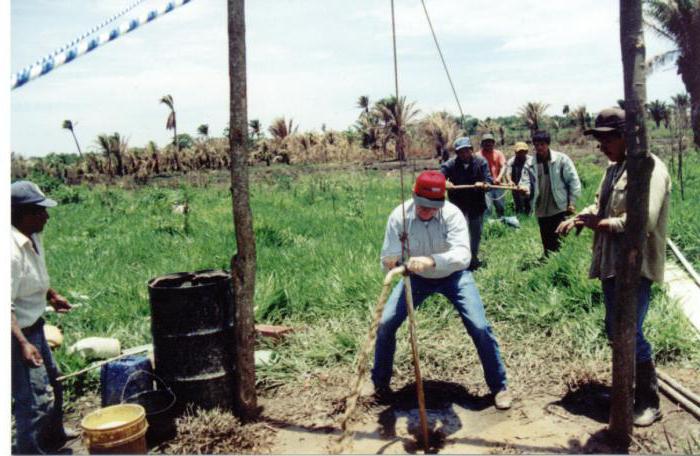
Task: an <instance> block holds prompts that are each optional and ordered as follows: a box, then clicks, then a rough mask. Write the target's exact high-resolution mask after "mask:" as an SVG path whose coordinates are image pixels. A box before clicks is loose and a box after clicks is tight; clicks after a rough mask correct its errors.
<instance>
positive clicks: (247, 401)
mask: <svg viewBox="0 0 700 456" xmlns="http://www.w3.org/2000/svg"><path fill="white" fill-rule="evenodd" d="M244 6H245V5H244V0H228V58H229V87H230V92H229V109H230V118H229V121H230V123H229V125H230V128H229V144H230V148H231V149H230V154H231V194H232V205H233V224H234V227H235V230H236V246H237V252H236V254H235V255H234V256H233V257H232V258H231V279H232V282H233V297H234V300H235V328H234V330H235V338H234V339H235V340H233V341H232V343H233V344H234V347H235V348H234V353H235V355H234V369H235V370H234V374H233V377H234V400H233V403H234V412H235V413H236V415H237V416H238V417H240V418H242V419H243V420H250V419H253V418H255V416H256V415H257V414H258V412H259V410H258V406H257V395H256V392H255V356H254V345H255V326H254V318H253V298H254V294H255V234H254V232H253V214H252V212H251V210H250V202H249V200H250V195H249V191H248V149H247V146H246V144H247V138H248V105H247V90H246V55H245V8H244Z"/></svg>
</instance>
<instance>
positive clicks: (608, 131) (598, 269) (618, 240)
mask: <svg viewBox="0 0 700 456" xmlns="http://www.w3.org/2000/svg"><path fill="white" fill-rule="evenodd" d="M584 133H585V134H587V135H593V137H594V138H595V139H596V140H598V142H599V143H600V151H601V152H602V153H603V154H604V155H605V156H606V157H607V158H608V160H610V165H609V166H608V169H607V170H606V172H605V176H603V179H602V180H601V182H600V186H599V187H598V193H597V195H596V200H595V203H594V204H592V205H591V206H588V207H587V208H585V209H584V210H582V211H581V212H579V213H578V214H576V215H575V216H574V217H571V218H570V219H568V220H565V221H564V222H562V223H561V224H560V225H559V227H558V228H557V232H559V233H561V234H567V233H568V232H569V231H571V230H572V229H573V228H574V227H586V228H590V229H591V230H592V231H593V233H594V234H593V259H592V261H591V269H590V271H589V276H590V278H592V279H593V278H597V279H600V281H601V284H602V287H603V301H604V302H605V329H606V332H607V334H608V338H609V339H610V340H612V337H613V333H612V317H613V313H614V311H615V280H616V276H617V272H618V271H617V269H618V265H617V262H616V260H617V256H618V254H619V252H620V250H621V249H622V242H623V239H624V235H625V231H626V229H627V224H626V222H627V198H636V197H637V195H634V194H630V193H629V191H630V189H629V187H628V186H627V166H626V160H625V159H626V158H627V144H626V143H625V134H624V133H625V111H624V110H622V109H620V108H608V109H604V110H602V111H601V112H600V113H599V114H598V116H597V117H596V119H595V127H594V128H591V129H589V130H586V131H585V132H584ZM650 156H651V158H652V159H653V161H654V168H653V170H652V173H651V180H650V182H649V206H648V209H647V210H648V213H647V226H646V227H645V228H644V229H645V231H646V242H645V243H644V248H643V249H642V251H641V255H642V270H641V277H640V278H639V286H638V288H637V325H636V326H637V334H636V341H635V355H636V356H635V358H636V375H635V388H634V424H635V426H649V425H651V424H652V423H654V422H655V421H657V420H659V419H661V410H660V408H659V393H658V382H657V379H656V368H655V366H654V354H653V352H652V348H651V344H649V341H647V340H646V338H645V337H644V331H643V329H642V327H643V325H644V318H645V317H646V314H647V310H648V309H649V301H650V298H651V284H652V282H657V283H663V281H664V263H665V260H666V224H667V221H668V209H669V199H670V193H671V178H670V177H669V175H668V170H667V169H666V165H664V163H663V162H662V161H661V160H660V159H659V157H657V156H656V155H654V154H650ZM638 228H639V227H633V228H632V229H638Z"/></svg>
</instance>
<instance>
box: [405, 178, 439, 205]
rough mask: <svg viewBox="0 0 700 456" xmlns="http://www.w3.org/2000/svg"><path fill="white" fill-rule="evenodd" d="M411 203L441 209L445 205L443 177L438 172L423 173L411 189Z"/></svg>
mask: <svg viewBox="0 0 700 456" xmlns="http://www.w3.org/2000/svg"><path fill="white" fill-rule="evenodd" d="M413 201H414V202H415V203H416V205H418V206H423V207H433V208H441V207H443V206H444V205H445V176H444V175H443V174H442V173H441V172H440V171H423V172H422V173H420V174H419V175H418V177H417V178H416V185H415V186H414V187H413Z"/></svg>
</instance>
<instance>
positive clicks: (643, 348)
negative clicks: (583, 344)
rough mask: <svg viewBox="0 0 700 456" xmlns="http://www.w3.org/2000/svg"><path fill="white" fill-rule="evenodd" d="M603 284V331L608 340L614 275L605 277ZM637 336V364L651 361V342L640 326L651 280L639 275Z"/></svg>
mask: <svg viewBox="0 0 700 456" xmlns="http://www.w3.org/2000/svg"><path fill="white" fill-rule="evenodd" d="M602 284H603V297H604V301H605V331H606V332H607V334H608V340H610V341H612V340H613V331H614V328H613V315H614V313H613V312H614V310H615V277H613V278H610V279H605V280H603V281H602ZM637 293H638V294H637V337H636V341H635V350H636V359H637V364H639V363H643V362H647V361H651V359H652V358H653V353H652V349H651V344H650V343H649V342H648V341H647V340H646V338H645V337H644V331H643V329H642V326H643V324H644V318H645V317H646V315H647V310H649V300H650V298H651V280H649V279H647V278H645V277H641V278H640V279H639V288H638V290H637Z"/></svg>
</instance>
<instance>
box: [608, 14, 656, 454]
mask: <svg viewBox="0 0 700 456" xmlns="http://www.w3.org/2000/svg"><path fill="white" fill-rule="evenodd" d="M620 46H621V50H622V66H623V75H624V88H625V111H626V125H625V144H626V146H627V159H626V160H627V165H626V166H627V206H626V211H627V220H626V223H625V232H624V236H623V237H622V249H621V251H620V252H619V254H618V257H617V258H616V273H617V274H616V280H615V305H614V308H615V312H614V315H613V331H614V333H613V334H614V335H613V373H612V375H613V391H612V402H611V409H610V423H609V430H610V434H611V437H612V439H613V441H614V443H615V444H616V445H617V446H618V447H619V449H620V450H621V451H623V452H626V451H627V450H628V449H629V445H630V441H631V437H632V421H633V405H634V375H635V338H636V325H637V323H636V322H637V299H638V294H639V291H638V290H639V283H640V272H641V267H642V251H643V248H644V243H645V241H646V229H640V227H646V225H647V218H648V208H649V180H650V178H651V171H652V168H653V160H652V158H651V157H650V156H649V154H648V153H647V135H646V126H645V123H644V104H645V100H646V81H645V74H644V70H645V68H644V67H645V64H644V59H645V47H644V32H643V30H642V2H641V0H620Z"/></svg>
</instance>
